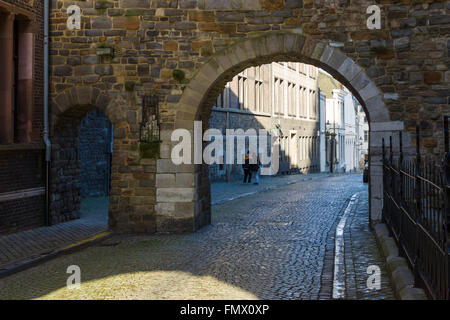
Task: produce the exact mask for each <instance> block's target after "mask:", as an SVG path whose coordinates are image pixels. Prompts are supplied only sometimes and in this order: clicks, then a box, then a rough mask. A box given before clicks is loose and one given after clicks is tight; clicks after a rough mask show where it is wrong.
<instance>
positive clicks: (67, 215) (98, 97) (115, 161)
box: [50, 87, 129, 228]
mask: <svg viewBox="0 0 450 320" xmlns="http://www.w3.org/2000/svg"><path fill="white" fill-rule="evenodd" d="M95 109H99V110H101V111H103V112H104V114H105V115H106V117H107V118H108V119H109V120H110V121H111V123H112V124H113V126H114V136H115V139H114V149H115V151H117V152H113V154H112V170H111V173H112V177H114V175H115V173H116V172H118V166H119V165H120V163H123V154H121V152H120V145H121V144H123V139H124V137H125V134H124V132H125V131H127V130H128V124H127V123H126V121H125V118H124V117H123V114H126V111H124V110H125V108H124V107H123V106H122V105H121V104H120V103H118V102H117V101H112V100H111V99H110V97H109V96H108V95H107V94H105V93H102V92H100V90H98V89H95V88H92V87H74V88H72V89H69V90H66V91H64V92H62V93H60V94H59V95H57V96H56V97H55V98H54V99H53V100H52V105H51V120H52V121H51V128H50V138H51V141H52V164H51V177H50V179H51V188H50V194H51V205H50V217H51V223H60V222H64V221H68V220H72V219H76V218H79V210H80V200H81V195H80V186H79V175H80V163H79V162H80V161H79V157H78V154H79V141H78V140H79V131H80V127H81V123H82V120H83V118H84V117H85V116H86V115H87V114H88V113H89V112H91V111H93V110H95ZM128 131H129V130H128ZM120 183H121V179H120V178H119V179H118V177H117V176H116V177H115V178H114V179H112V180H111V197H110V208H109V225H110V226H111V227H113V228H114V227H115V226H116V224H117V221H118V219H120V212H121V210H120V209H122V210H123V209H125V208H123V207H120V195H118V194H117V192H115V191H114V190H116V189H117V186H118V185H120Z"/></svg>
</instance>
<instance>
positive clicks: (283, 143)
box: [279, 136, 320, 163]
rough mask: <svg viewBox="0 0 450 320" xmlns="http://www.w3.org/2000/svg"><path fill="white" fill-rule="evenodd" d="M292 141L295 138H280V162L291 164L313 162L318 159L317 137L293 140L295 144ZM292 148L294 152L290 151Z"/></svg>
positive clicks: (318, 141)
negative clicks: (305, 161)
mask: <svg viewBox="0 0 450 320" xmlns="http://www.w3.org/2000/svg"><path fill="white" fill-rule="evenodd" d="M293 139H295V136H294V137H291V138H289V136H283V137H280V154H279V158H280V161H283V162H291V163H293V162H298V161H304V160H312V161H314V160H317V159H318V158H319V154H320V140H319V137H311V136H309V137H299V138H298V139H296V140H295V144H293V142H294V141H293ZM292 147H294V148H295V150H291V148H292ZM296 160H297V161H296Z"/></svg>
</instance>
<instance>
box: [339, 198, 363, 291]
mask: <svg viewBox="0 0 450 320" xmlns="http://www.w3.org/2000/svg"><path fill="white" fill-rule="evenodd" d="M357 202H358V194H357V193H356V194H354V195H353V196H352V197H351V198H350V202H349V203H348V205H347V208H346V209H345V211H344V214H343V215H342V217H341V220H339V224H338V226H337V227H336V236H335V244H334V276H333V299H345V254H344V253H345V246H344V228H345V223H346V222H347V217H348V216H349V214H350V212H351V211H352V209H353V206H354V205H355V204H356V203H357Z"/></svg>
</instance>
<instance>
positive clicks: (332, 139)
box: [319, 70, 368, 172]
mask: <svg viewBox="0 0 450 320" xmlns="http://www.w3.org/2000/svg"><path fill="white" fill-rule="evenodd" d="M319 88H320V94H321V100H320V101H321V109H323V113H324V118H323V120H322V123H321V127H322V129H321V132H323V133H324V135H325V139H324V140H325V141H323V142H322V143H323V145H324V146H323V151H325V154H326V155H325V157H322V163H321V168H322V171H330V170H332V171H333V172H357V171H359V170H360V167H361V161H360V160H361V154H362V148H363V147H364V146H363V141H362V139H360V138H362V137H363V136H362V135H361V134H362V133H363V131H364V130H363V125H364V124H366V125H367V126H368V124H367V118H366V117H365V113H364V111H363V109H362V106H361V105H360V103H359V102H358V100H357V99H356V98H355V97H354V96H353V95H352V93H351V92H350V91H349V90H348V89H347V88H346V87H344V86H343V85H342V84H341V83H339V82H338V81H337V80H336V79H334V78H333V77H332V76H331V75H329V74H328V73H326V72H325V71H323V70H320V71H319ZM364 121H365V122H364ZM367 133H368V131H367ZM365 146H367V145H365ZM364 150H366V151H367V148H366V149H364ZM331 167H332V168H331Z"/></svg>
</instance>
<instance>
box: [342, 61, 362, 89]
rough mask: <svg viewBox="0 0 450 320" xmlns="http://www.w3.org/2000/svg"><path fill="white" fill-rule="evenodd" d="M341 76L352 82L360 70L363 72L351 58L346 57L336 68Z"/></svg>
mask: <svg viewBox="0 0 450 320" xmlns="http://www.w3.org/2000/svg"><path fill="white" fill-rule="evenodd" d="M337 72H339V73H340V74H341V75H342V77H344V78H345V79H347V81H348V82H350V83H351V82H352V80H353V79H354V78H355V77H356V76H357V75H358V74H359V73H361V72H363V69H362V68H361V67H360V66H359V65H358V64H356V63H355V61H353V59H351V58H349V57H347V58H346V59H345V60H344V62H343V63H342V65H341V66H340V67H339V69H338V70H337Z"/></svg>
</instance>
